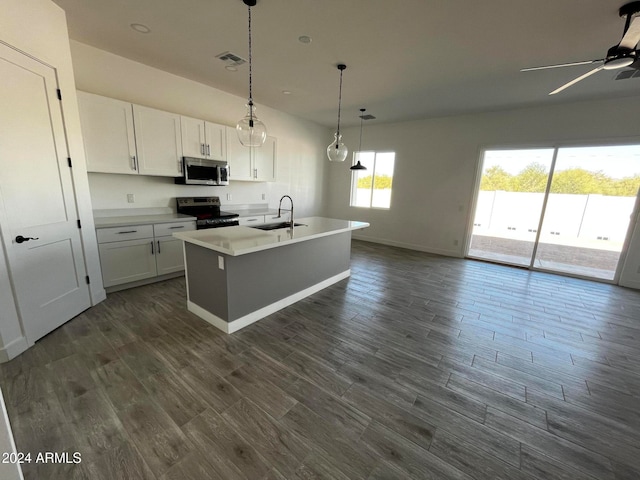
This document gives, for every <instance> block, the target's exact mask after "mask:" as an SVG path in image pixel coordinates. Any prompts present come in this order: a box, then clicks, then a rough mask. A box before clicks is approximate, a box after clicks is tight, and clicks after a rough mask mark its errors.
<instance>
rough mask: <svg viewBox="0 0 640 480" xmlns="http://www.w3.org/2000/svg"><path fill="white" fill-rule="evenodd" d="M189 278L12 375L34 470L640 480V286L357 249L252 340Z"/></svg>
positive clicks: (97, 317)
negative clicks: (225, 325) (231, 326)
mask: <svg viewBox="0 0 640 480" xmlns="http://www.w3.org/2000/svg"><path fill="white" fill-rule="evenodd" d="M184 304H185V293H184V279H175V280H171V281H167V282H164V283H161V284H155V285H150V286H146V287H140V288H136V289H132V290H127V291H123V292H119V293H115V294H111V295H109V296H108V298H107V300H106V301H105V302H103V303H102V304H100V305H98V306H96V307H94V308H92V309H90V310H88V311H86V312H85V313H83V314H82V315H80V316H78V317H77V318H75V319H73V320H72V321H70V322H68V323H67V324H65V325H64V326H63V327H61V328H59V329H58V330H56V331H55V332H53V333H51V334H50V335H48V336H47V337H45V338H44V339H42V340H41V341H39V342H37V343H36V345H35V346H34V347H33V348H32V349H30V350H28V351H27V352H25V353H24V354H22V355H21V356H19V357H18V358H16V359H14V360H12V361H11V362H9V363H6V364H3V365H1V366H0V385H1V387H2V390H3V392H4V396H5V401H6V403H7V408H8V412H9V416H10V419H11V423H12V427H13V430H14V436H15V440H16V443H17V447H18V450H19V451H21V452H32V455H33V458H34V459H35V455H36V454H37V453H38V452H47V451H48V452H80V453H81V455H82V462H81V463H79V464H60V463H58V464H45V463H37V464H36V463H31V464H25V465H23V469H24V473H25V478H27V479H28V480H29V479H38V480H42V479H47V480H49V479H65V480H66V479H91V480H96V479H109V480H113V479H135V480H140V479H157V480H161V479H162V480H170V479H179V480H185V479H189V480H199V479H203V480H204V479H224V480H227V479H230V480H234V479H249V480H260V479H265V480H266V479H272V480H276V479H329V478H334V479H339V480H343V479H407V478H415V479H447V478H455V479H470V478H475V479H491V480H493V479H509V480H514V479H516V480H517V479H534V478H541V479H551V480H553V479H563V480H564V479H567V480H568V479H572V480H574V479H591V480H593V479H599V480H603V479H604V480H607V479H611V480H622V479H638V478H640V292H636V291H632V290H627V289H623V288H620V287H615V286H611V285H606V284H600V283H592V282H588V281H583V280H576V279H571V278H566V277H560V276H553V275H549V274H543V273H536V272H529V271H526V270H519V269H514V268H509V267H503V266H498V265H492V264H487V263H481V262H475V261H470V260H461V259H453V258H444V257H438V256H432V255H428V254H423V253H419V252H413V251H408V250H402V249H397V248H392V247H387V246H382V245H375V244H371V243H364V242H357V241H355V242H354V243H353V257H352V276H351V278H350V279H348V280H345V281H342V282H340V283H338V284H336V285H334V286H332V287H330V288H328V289H326V290H323V291H322V292H320V293H318V294H316V295H313V296H312V297H309V298H307V299H305V300H303V301H301V302H299V303H297V304H295V305H292V306H290V307H288V308H286V309H284V310H281V311H280V312H278V313H276V314H274V315H271V316H270V317H268V318H266V319H264V320H262V321H260V322H259V323H257V324H254V325H252V326H250V327H247V328H246V329H244V330H242V331H240V332H238V333H235V334H233V335H226V334H223V333H222V332H220V331H218V330H216V329H214V328H213V327H210V326H208V324H207V323H205V322H204V321H202V320H200V319H199V318H197V317H195V316H194V315H192V314H190V313H189V312H187V311H186V309H185V307H184Z"/></svg>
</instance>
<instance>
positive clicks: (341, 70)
mask: <svg viewBox="0 0 640 480" xmlns="http://www.w3.org/2000/svg"><path fill="white" fill-rule="evenodd" d="M343 71H344V69H340V91H339V92H340V93H338V130H337V132H336V133H337V134H338V136H339V135H340V106H341V105H342V72H343ZM336 146H337V145H336Z"/></svg>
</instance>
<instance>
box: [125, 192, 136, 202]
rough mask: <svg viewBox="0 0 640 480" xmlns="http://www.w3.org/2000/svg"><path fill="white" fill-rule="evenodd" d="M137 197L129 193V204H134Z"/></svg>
mask: <svg viewBox="0 0 640 480" xmlns="http://www.w3.org/2000/svg"><path fill="white" fill-rule="evenodd" d="M135 201H136V196H135V195H134V194H133V193H127V203H134V202H135Z"/></svg>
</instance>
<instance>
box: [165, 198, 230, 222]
mask: <svg viewBox="0 0 640 480" xmlns="http://www.w3.org/2000/svg"><path fill="white" fill-rule="evenodd" d="M176 203H177V206H178V213H181V214H184V215H191V216H192V217H196V218H197V220H196V226H197V229H198V230H201V229H204V228H219V227H231V226H234V225H239V222H238V214H237V213H230V212H223V211H221V210H220V197H177V198H176Z"/></svg>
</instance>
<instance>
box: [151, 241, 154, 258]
mask: <svg viewBox="0 0 640 480" xmlns="http://www.w3.org/2000/svg"><path fill="white" fill-rule="evenodd" d="M151 255H155V252H154V251H153V240H151Z"/></svg>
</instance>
